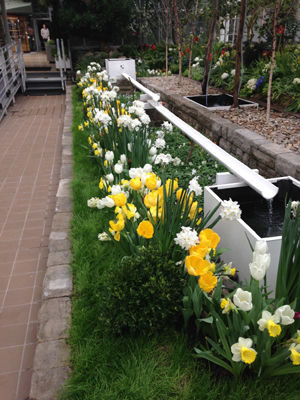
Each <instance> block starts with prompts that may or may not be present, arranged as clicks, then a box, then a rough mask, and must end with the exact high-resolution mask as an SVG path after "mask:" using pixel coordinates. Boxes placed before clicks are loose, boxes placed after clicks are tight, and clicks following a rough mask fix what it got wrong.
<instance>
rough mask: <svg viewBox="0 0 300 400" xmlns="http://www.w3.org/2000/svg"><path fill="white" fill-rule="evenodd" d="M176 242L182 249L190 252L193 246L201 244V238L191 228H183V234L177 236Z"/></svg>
mask: <svg viewBox="0 0 300 400" xmlns="http://www.w3.org/2000/svg"><path fill="white" fill-rule="evenodd" d="M174 242H175V243H176V244H178V245H179V246H180V247H181V248H182V249H184V250H189V249H190V248H191V247H192V246H196V245H197V244H199V237H198V234H197V232H196V231H195V230H192V228H191V227H189V226H187V227H185V226H182V227H181V232H180V233H177V234H176V238H175V239H174Z"/></svg>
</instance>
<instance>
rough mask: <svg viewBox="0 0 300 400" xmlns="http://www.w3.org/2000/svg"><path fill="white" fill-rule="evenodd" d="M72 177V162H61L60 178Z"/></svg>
mask: <svg viewBox="0 0 300 400" xmlns="http://www.w3.org/2000/svg"><path fill="white" fill-rule="evenodd" d="M72 177H73V163H70V164H62V166H61V168H60V179H70V178H72Z"/></svg>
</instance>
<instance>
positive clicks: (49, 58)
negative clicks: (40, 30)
mask: <svg viewBox="0 0 300 400" xmlns="http://www.w3.org/2000/svg"><path fill="white" fill-rule="evenodd" d="M45 47H46V56H47V61H48V62H49V63H54V61H55V58H54V57H52V55H51V51H52V49H55V48H56V46H55V44H46V45H45Z"/></svg>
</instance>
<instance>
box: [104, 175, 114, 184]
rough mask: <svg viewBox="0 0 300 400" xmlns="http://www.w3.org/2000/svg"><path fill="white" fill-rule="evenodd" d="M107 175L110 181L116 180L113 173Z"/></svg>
mask: <svg viewBox="0 0 300 400" xmlns="http://www.w3.org/2000/svg"><path fill="white" fill-rule="evenodd" d="M105 177H106V179H107V180H108V181H109V182H110V183H112V182H113V181H114V179H115V178H114V176H113V174H108V175H106V176H105Z"/></svg>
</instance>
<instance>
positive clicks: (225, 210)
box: [220, 199, 242, 221]
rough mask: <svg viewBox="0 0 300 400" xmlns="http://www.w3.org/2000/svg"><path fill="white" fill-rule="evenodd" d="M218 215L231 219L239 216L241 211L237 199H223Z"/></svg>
mask: <svg viewBox="0 0 300 400" xmlns="http://www.w3.org/2000/svg"><path fill="white" fill-rule="evenodd" d="M220 210H221V212H220V215H221V217H222V218H223V219H229V220H231V221H233V220H235V219H239V218H241V214H242V211H241V210H240V206H239V204H238V202H237V201H232V200H231V199H229V200H224V201H222V203H221V207H220Z"/></svg>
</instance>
